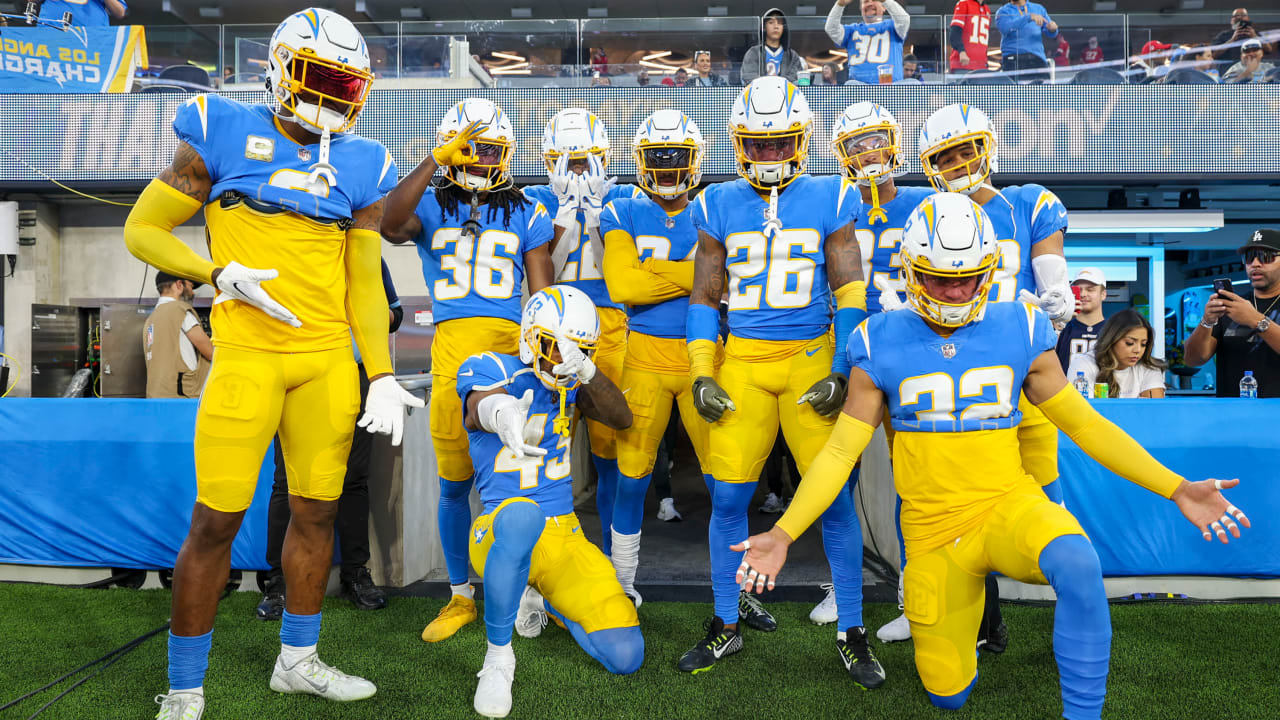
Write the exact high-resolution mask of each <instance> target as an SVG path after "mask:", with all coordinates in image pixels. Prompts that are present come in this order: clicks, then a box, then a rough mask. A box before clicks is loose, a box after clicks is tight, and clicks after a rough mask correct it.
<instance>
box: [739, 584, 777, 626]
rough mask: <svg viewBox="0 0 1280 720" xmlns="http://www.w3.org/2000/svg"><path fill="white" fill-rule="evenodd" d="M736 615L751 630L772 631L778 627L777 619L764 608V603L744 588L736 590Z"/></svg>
mask: <svg viewBox="0 0 1280 720" xmlns="http://www.w3.org/2000/svg"><path fill="white" fill-rule="evenodd" d="M738 617H739V618H741V619H742V622H744V623H746V624H747V627H749V628H751V629H752V630H759V631H760V632H773V631H774V630H777V629H778V621H777V620H774V619H773V616H772V615H770V614H769V611H768V610H765V609H764V603H762V602H760V599H759V598H757V597H756V596H754V595H752V594H751V593H749V592H747V591H746V590H740V591H738Z"/></svg>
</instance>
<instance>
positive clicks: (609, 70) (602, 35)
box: [581, 17, 760, 85]
mask: <svg viewBox="0 0 1280 720" xmlns="http://www.w3.org/2000/svg"><path fill="white" fill-rule="evenodd" d="M581 38H582V39H581V42H582V48H583V54H584V55H586V57H587V63H588V64H589V67H587V68H585V70H586V71H587V74H588V75H589V76H591V77H592V78H593V79H595V78H596V76H597V75H598V76H600V77H604V76H609V77H610V78H611V79H610V81H609V82H610V84H612V85H642V84H645V85H657V84H660V83H661V82H662V81H663V80H664V79H665V78H666V77H670V78H671V81H672V83H675V82H676V76H677V75H678V73H679V71H680V70H684V72H685V75H684V77H685V79H686V80H691V81H693V82H695V83H696V82H699V78H700V77H702V76H703V75H704V74H705V75H706V79H707V81H709V82H711V83H712V84H715V85H723V84H730V85H739V84H741V79H740V77H739V70H740V67H741V65H742V56H743V55H744V54H746V52H747V49H748V48H750V47H751V46H753V45H756V44H758V43H759V42H760V39H759V38H760V20H759V18H755V17H690V18H655V19H652V20H650V19H645V18H616V19H606V18H600V19H590V20H583V21H582V35H581ZM704 57H705V58H706V59H705V60H703V58H704ZM700 63H701V64H702V65H701V69H699V64H700ZM588 84H590V83H588ZM596 84H600V82H599V81H597V83H596Z"/></svg>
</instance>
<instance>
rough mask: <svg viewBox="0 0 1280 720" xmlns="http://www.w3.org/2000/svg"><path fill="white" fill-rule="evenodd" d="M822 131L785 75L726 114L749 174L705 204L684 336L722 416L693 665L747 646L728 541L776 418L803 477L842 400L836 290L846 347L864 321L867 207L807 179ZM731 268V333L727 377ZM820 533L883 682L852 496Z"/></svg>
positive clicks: (844, 634) (847, 655)
mask: <svg viewBox="0 0 1280 720" xmlns="http://www.w3.org/2000/svg"><path fill="white" fill-rule="evenodd" d="M811 132H812V114H811V112H810V111H809V105H808V103H807V101H806V100H805V98H804V95H802V94H801V93H800V91H799V90H797V89H796V87H795V86H794V85H792V84H791V83H790V82H787V81H786V80H785V79H783V78H779V77H763V78H757V79H756V80H753V81H752V82H751V84H750V85H749V86H747V88H746V89H745V90H743V92H742V94H741V95H739V96H738V99H737V100H736V101H735V102H734V105H733V110H732V114H731V115H730V119H729V134H730V136H731V137H732V138H733V142H734V151H735V153H736V155H737V159H738V173H739V174H740V175H741V176H742V177H741V179H739V180H735V181H733V182H727V183H720V184H717V185H712V186H711V187H709V188H707V189H706V190H705V191H703V193H702V194H701V195H699V196H698V198H697V200H696V202H695V207H694V223H695V225H696V226H697V227H698V253H697V256H696V258H695V270H694V281H693V293H692V294H691V295H690V298H689V316H688V325H687V337H688V351H689V367H690V372H689V374H690V376H691V378H692V379H693V394H694V406H695V408H696V409H697V411H698V413H699V415H701V416H702V418H703V419H704V420H706V421H707V422H709V423H712V425H711V435H710V451H709V462H708V464H709V467H708V468H707V469H708V470H709V471H710V472H711V475H712V477H713V478H714V482H713V485H714V490H713V492H712V509H711V525H710V528H709V529H708V536H709V541H710V548H711V584H712V590H713V593H714V596H715V616H714V617H713V618H712V619H711V621H710V623H709V624H708V626H707V634H706V636H705V638H703V640H702V641H700V642H699V643H698V644H697V645H696V646H694V647H693V648H692V649H691V650H689V651H688V652H686V653H685V654H684V656H683V657H682V658H680V662H679V668H680V669H681V670H683V671H685V672H699V671H702V670H706V669H708V668H710V667H712V666H713V665H714V664H715V662H716V661H717V660H718V659H720V658H722V657H724V656H725V655H728V654H731V653H735V652H738V651H739V650H741V649H742V635H741V634H739V632H738V619H739V614H740V613H739V606H740V604H741V603H740V598H739V589H738V587H737V585H736V584H735V583H734V581H733V572H734V567H735V566H736V565H737V559H738V556H737V555H736V554H731V553H729V552H728V543H729V542H732V541H733V540H734V539H736V538H740V537H742V536H743V535H745V534H746V528H747V505H748V502H749V501H750V499H751V496H752V494H753V492H754V491H755V486H756V483H757V482H758V481H759V478H760V469H761V467H762V466H763V465H764V461H765V459H766V457H767V456H768V454H769V449H770V447H772V445H773V442H774V438H775V437H776V435H777V432H778V427H779V424H780V425H781V428H782V433H783V436H784V437H785V438H786V441H787V446H788V447H789V448H791V452H792V455H793V456H794V457H795V461H796V465H797V467H798V468H799V469H800V471H801V472H804V470H805V469H806V468H807V467H808V466H809V462H810V461H811V460H812V459H813V457H814V455H816V454H817V452H818V450H819V449H821V447H822V443H823V442H824V441H825V438H826V436H827V434H828V433H830V432H831V427H832V423H833V418H834V415H835V413H837V412H838V411H839V407H840V405H841V404H842V403H843V402H844V394H845V387H846V384H847V380H846V377H847V373H848V365H847V362H846V361H844V360H843V359H842V358H843V356H836V357H833V353H832V340H831V333H832V326H833V322H832V315H831V306H832V304H833V303H832V301H831V300H832V295H833V294H834V296H835V303H834V304H835V305H836V307H837V310H836V313H835V318H834V329H835V337H836V338H837V342H839V343H841V344H843V338H845V337H847V336H848V333H849V332H850V331H851V330H852V329H853V328H854V327H855V326H856V325H857V323H858V322H859V321H860V320H861V318H862V317H865V315H866V285H865V283H864V282H863V280H862V259H861V255H860V253H859V251H858V241H857V238H856V237H854V232H853V227H854V223H853V216H854V213H855V212H856V211H857V208H858V206H859V205H860V204H861V203H860V201H859V198H858V194H857V190H856V189H855V188H854V186H853V185H851V184H849V183H846V182H845V181H844V179H843V178H842V177H839V176H834V177H826V178H815V177H813V176H810V175H807V174H805V167H806V164H807V162H808V152H809V136H810V134H811ZM726 272H727V273H728V285H727V289H728V295H729V338H728V340H727V341H726V343H725V352H724V355H725V359H724V363H723V365H722V366H721V367H720V369H719V371H718V372H717V371H716V369H715V366H714V361H715V356H716V338H717V337H718V334H719V325H720V322H719V321H720V314H719V312H718V307H719V304H720V297H721V295H722V294H723V293H724V291H725V289H726V282H725V275H726ZM846 479H848V474H847V473H846ZM822 529H823V542H824V544H825V547H826V551H827V559H828V561H829V562H830V564H831V579H832V583H833V584H834V585H835V594H836V604H837V607H838V609H839V615H840V617H839V626H838V628H837V630H838V634H837V638H836V649H837V651H838V653H839V655H840V658H841V660H842V661H843V663H844V666H845V668H846V669H847V670H848V672H849V674H850V677H851V678H852V679H853V680H854V681H855V682H857V683H858V684H860V685H862V686H863V687H868V688H873V687H879V686H880V685H881V684H883V683H884V670H883V669H882V668H881V667H880V664H879V662H877V661H876V659H875V656H874V655H873V654H872V652H871V647H870V645H869V644H868V643H867V632H866V628H864V627H863V625H862V528H861V526H860V524H859V522H858V516H857V513H856V512H855V511H854V507H853V497H852V492H851V491H850V492H845V493H842V494H841V500H840V501H839V502H837V503H836V504H835V505H833V506H832V507H831V509H830V510H829V511H828V512H827V513H826V514H825V515H824V516H823V528H822ZM748 609H751V610H754V608H750V607H748ZM747 619H748V624H750V616H748V618H747Z"/></svg>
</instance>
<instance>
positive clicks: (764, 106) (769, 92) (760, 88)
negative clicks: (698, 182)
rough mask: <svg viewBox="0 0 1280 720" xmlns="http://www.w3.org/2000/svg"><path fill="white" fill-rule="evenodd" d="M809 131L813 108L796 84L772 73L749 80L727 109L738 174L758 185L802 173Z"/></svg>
mask: <svg viewBox="0 0 1280 720" xmlns="http://www.w3.org/2000/svg"><path fill="white" fill-rule="evenodd" d="M812 132H813V113H812V112H810V111H809V102H808V101H807V100H805V97H804V94H803V93H801V92H800V91H799V90H797V89H796V86H795V85H792V84H791V82H790V81H788V80H787V79H786V78H783V77H778V76H776V75H766V76H763V77H758V78H756V79H755V80H752V81H751V84H750V85H748V86H747V87H746V88H744V89H743V91H742V92H741V93H740V94H739V95H738V99H737V100H735V101H734V102H733V110H732V112H731V113H730V115H729V137H730V138H731V139H732V140H733V152H734V154H735V155H736V156H737V159H738V174H739V175H741V176H742V177H744V178H746V180H747V182H749V183H751V185H752V186H753V187H755V188H757V189H760V190H769V189H770V188H774V187H777V188H782V187H785V186H786V185H787V184H789V183H790V182H791V181H792V180H795V179H796V178H797V177H799V176H800V175H803V174H804V171H805V167H806V166H807V165H808V162H809V136H810V135H811V134H812Z"/></svg>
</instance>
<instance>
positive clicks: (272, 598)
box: [255, 575, 284, 620]
mask: <svg viewBox="0 0 1280 720" xmlns="http://www.w3.org/2000/svg"><path fill="white" fill-rule="evenodd" d="M255 612H256V613H257V615H258V619H259V620H279V619H280V618H281V617H283V616H284V575H271V576H270V577H268V578H267V580H266V582H265V583H263V586H262V600H261V602H259V603H258V608H257V610H256V611H255Z"/></svg>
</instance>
